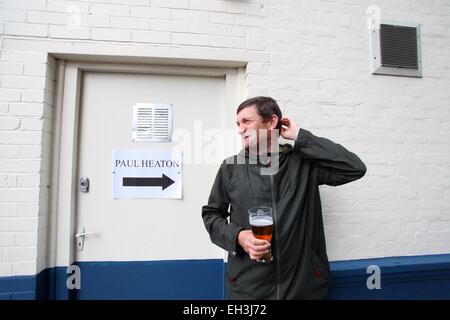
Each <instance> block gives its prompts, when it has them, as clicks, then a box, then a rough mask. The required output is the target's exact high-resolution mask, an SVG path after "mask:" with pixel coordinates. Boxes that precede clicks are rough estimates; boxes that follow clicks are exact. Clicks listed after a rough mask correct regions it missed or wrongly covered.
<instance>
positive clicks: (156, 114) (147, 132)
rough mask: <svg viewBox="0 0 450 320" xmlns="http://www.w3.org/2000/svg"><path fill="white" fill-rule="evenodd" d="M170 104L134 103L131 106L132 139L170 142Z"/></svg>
mask: <svg viewBox="0 0 450 320" xmlns="http://www.w3.org/2000/svg"><path fill="white" fill-rule="evenodd" d="M171 136H172V105H171V104H158V103H136V104H135V105H134V106H133V141H149V142H170V140H171Z"/></svg>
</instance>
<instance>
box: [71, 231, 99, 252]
mask: <svg viewBox="0 0 450 320" xmlns="http://www.w3.org/2000/svg"><path fill="white" fill-rule="evenodd" d="M93 235H98V232H86V230H85V229H84V227H83V231H82V232H78V233H77V234H75V239H76V240H77V248H78V250H79V251H83V249H84V239H85V238H86V236H93Z"/></svg>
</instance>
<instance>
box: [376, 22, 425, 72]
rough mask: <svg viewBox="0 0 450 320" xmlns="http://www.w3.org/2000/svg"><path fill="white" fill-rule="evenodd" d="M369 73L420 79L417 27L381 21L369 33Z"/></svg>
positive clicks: (420, 64) (411, 24)
mask: <svg viewBox="0 0 450 320" xmlns="http://www.w3.org/2000/svg"><path fill="white" fill-rule="evenodd" d="M370 40H371V43H370V44H371V52H372V61H371V63H372V73H374V74H387V75H398V76H408V77H421V76H422V61H421V49H420V26H419V25H418V24H413V23H400V22H392V21H389V22H388V21H387V20H383V21H382V22H381V24H380V27H379V28H374V29H371V30H370Z"/></svg>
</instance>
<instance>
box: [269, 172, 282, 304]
mask: <svg viewBox="0 0 450 320" xmlns="http://www.w3.org/2000/svg"><path fill="white" fill-rule="evenodd" d="M270 186H271V188H270V189H271V193H272V207H273V226H274V229H275V234H276V237H277V241H276V242H278V235H279V233H278V229H277V226H278V224H277V207H276V203H275V192H274V183H273V174H271V175H270ZM276 242H274V243H273V244H274V247H275V252H276V259H275V260H276V261H275V268H276V274H277V300H280V268H279V263H280V254H279V252H278V246H277V243H276Z"/></svg>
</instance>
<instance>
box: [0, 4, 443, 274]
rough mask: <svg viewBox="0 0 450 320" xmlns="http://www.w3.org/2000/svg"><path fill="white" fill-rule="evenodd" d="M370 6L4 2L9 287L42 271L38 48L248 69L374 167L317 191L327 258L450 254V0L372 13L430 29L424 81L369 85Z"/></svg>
mask: <svg viewBox="0 0 450 320" xmlns="http://www.w3.org/2000/svg"><path fill="white" fill-rule="evenodd" d="M372 4H374V3H373V1H369V0H364V1H356V0H344V1H335V2H330V1H325V0H323V1H319V0H306V1H297V0H282V1H280V0H278V1H275V0H248V1H241V2H240V1H216V0H208V1H205V0H171V1H166V0H164V1H162V0H161V1H160V0H126V1H122V0H95V1H87V0H83V1H81V0H80V1H61V0H2V1H0V36H1V39H0V44H1V57H0V75H1V78H0V276H9V275H19V274H34V273H36V272H39V271H40V270H42V269H43V268H45V267H46V249H45V247H46V238H47V237H46V229H47V214H48V194H47V185H48V183H49V171H50V167H49V165H50V162H49V157H50V156H49V154H50V149H51V148H50V141H51V140H50V137H51V134H52V126H51V119H52V117H53V114H52V113H53V98H52V95H53V91H54V90H53V87H52V83H53V82H52V80H53V79H54V68H55V61H54V59H53V58H51V57H48V54H47V51H46V50H48V49H47V47H46V46H45V45H42V42H40V43H38V42H36V41H34V42H33V41H32V40H41V41H42V40H48V41H50V42H48V43H50V44H54V45H55V46H54V47H58V46H60V45H61V46H63V44H67V43H70V49H68V50H73V53H86V52H87V51H91V52H95V53H98V54H109V53H110V52H111V48H113V47H112V46H119V45H124V47H123V48H127V50H125V49H124V50H123V51H120V50H118V51H119V52H124V53H123V54H126V52H135V53H139V54H142V55H146V54H148V55H155V54H154V53H153V52H157V53H158V54H167V56H171V54H172V53H173V52H175V51H171V50H177V51H176V52H177V54H178V55H179V54H180V52H181V53H184V55H185V56H184V57H185V58H195V59H198V58H201V57H205V56H206V57H207V56H208V54H211V55H214V57H215V58H216V59H223V60H227V59H230V60H231V58H230V57H233V58H232V59H234V60H239V59H245V60H247V61H248V66H247V70H246V72H247V75H246V85H247V87H248V94H249V95H250V96H253V95H272V96H273V97H274V98H275V99H277V100H278V102H279V103H280V105H281V106H282V108H283V111H284V112H285V113H286V114H289V115H290V116H293V117H294V118H295V119H297V121H298V122H299V124H300V125H301V126H302V127H304V128H306V129H309V130H311V131H312V132H313V133H315V134H317V135H320V136H325V137H329V138H331V139H333V140H335V141H336V142H339V143H342V144H344V145H345V146H347V147H348V148H349V149H350V150H352V151H354V152H356V153H357V154H358V155H360V156H361V158H362V159H363V160H364V161H365V163H366V164H367V167H368V172H367V175H366V177H364V178H363V179H361V180H359V181H357V182H355V183H352V184H349V185H344V186H342V187H339V188H332V187H327V186H324V187H321V190H322V199H323V207H324V220H325V224H326V233H327V244H328V252H329V256H330V258H331V259H333V260H340V259H353V258H367V257H378V256H393V255H414V254H431V253H448V252H450V184H449V181H450V148H449V145H448V141H450V111H449V110H450V109H449V101H450V93H449V90H448V88H449V86H450V64H449V57H448V53H449V52H450V37H449V34H450V16H449V11H450V3H448V2H445V1H436V2H425V1H419V0H414V1H406V2H405V1H403V2H402V3H401V4H399V3H398V2H392V1H388V0H381V1H377V2H376V3H375V4H377V5H379V6H380V8H381V13H382V18H386V19H391V20H400V21H412V22H417V23H421V24H422V32H423V33H422V53H423V68H424V76H423V78H421V79H415V78H400V77H388V76H373V75H371V74H370V72H369V46H368V45H369V43H368V33H367V28H366V18H367V17H366V16H365V12H366V8H367V7H368V6H369V5H372ZM77 13H79V15H77ZM74 23H75V25H74ZM19 39H21V41H20V40H19ZM26 41H29V42H26ZM125 46H126V47H125ZM161 47H163V48H164V51H160V50H161ZM65 48H67V47H65ZM130 48H131V49H130ZM133 48H137V49H133ZM65 50H67V49H65ZM128 50H129V51H128ZM133 50H134V51H133ZM152 50H155V51H152ZM158 50H159V51H158ZM70 52H71V51H70ZM205 52H208V53H205ZM156 55H157V54H156ZM243 57H245V58H243Z"/></svg>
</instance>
